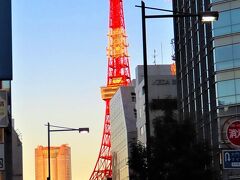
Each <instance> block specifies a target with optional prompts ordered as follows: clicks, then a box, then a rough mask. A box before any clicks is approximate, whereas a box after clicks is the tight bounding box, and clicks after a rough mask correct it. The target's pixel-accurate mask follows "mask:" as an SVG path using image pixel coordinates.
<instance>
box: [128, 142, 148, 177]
mask: <svg viewBox="0 0 240 180" xmlns="http://www.w3.org/2000/svg"><path fill="white" fill-rule="evenodd" d="M130 148H131V158H130V159H129V161H128V164H129V167H130V168H131V171H132V173H131V175H130V179H133V180H146V177H147V159H146V155H147V152H146V148H145V147H144V146H143V145H142V143H141V142H136V143H135V142H132V143H131V145H130Z"/></svg>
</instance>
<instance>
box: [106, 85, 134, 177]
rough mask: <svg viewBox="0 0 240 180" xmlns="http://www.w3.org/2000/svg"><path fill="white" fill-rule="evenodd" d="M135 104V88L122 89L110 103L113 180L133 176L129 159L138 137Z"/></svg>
mask: <svg viewBox="0 0 240 180" xmlns="http://www.w3.org/2000/svg"><path fill="white" fill-rule="evenodd" d="M135 102H136V95H135V91H134V87H133V86H125V87H124V86H123V87H120V88H119V89H118V91H117V92H116V93H115V94H114V96H113V97H112V99H111V101H110V112H111V114H110V120H111V133H112V134H111V142H112V149H111V152H112V158H113V159H112V179H113V180H128V179H130V176H131V170H130V169H129V166H128V159H129V157H130V155H131V153H130V152H131V150H130V144H131V142H133V141H134V142H135V140H136V135H137V130H136V110H135Z"/></svg>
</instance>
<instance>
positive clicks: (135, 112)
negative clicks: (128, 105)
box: [133, 108, 137, 118]
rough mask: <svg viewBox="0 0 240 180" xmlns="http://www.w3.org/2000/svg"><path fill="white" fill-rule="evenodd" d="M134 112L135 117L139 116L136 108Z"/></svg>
mask: <svg viewBox="0 0 240 180" xmlns="http://www.w3.org/2000/svg"><path fill="white" fill-rule="evenodd" d="M133 112H134V117H135V118H137V110H136V109H135V108H134V109H133Z"/></svg>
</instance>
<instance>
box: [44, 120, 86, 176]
mask: <svg viewBox="0 0 240 180" xmlns="http://www.w3.org/2000/svg"><path fill="white" fill-rule="evenodd" d="M45 126H47V127H48V177H47V180H51V167H50V166H51V163H50V147H51V146H50V132H59V131H78V132H79V133H89V128H68V127H62V126H54V125H50V124H49V122H48V123H47V125H45ZM50 127H53V128H55V129H50Z"/></svg>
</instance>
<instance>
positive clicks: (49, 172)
mask: <svg viewBox="0 0 240 180" xmlns="http://www.w3.org/2000/svg"><path fill="white" fill-rule="evenodd" d="M50 165H51V164H50V124H49V122H48V178H47V180H51V167H50Z"/></svg>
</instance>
